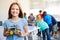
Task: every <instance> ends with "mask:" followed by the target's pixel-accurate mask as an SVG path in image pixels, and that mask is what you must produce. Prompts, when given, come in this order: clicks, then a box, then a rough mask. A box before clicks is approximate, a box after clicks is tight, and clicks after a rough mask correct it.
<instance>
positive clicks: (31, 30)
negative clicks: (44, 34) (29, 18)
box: [27, 26, 39, 40]
mask: <svg viewBox="0 0 60 40" xmlns="http://www.w3.org/2000/svg"><path fill="white" fill-rule="evenodd" d="M38 29H39V27H36V26H28V31H29V33H31V34H30V36H31V37H32V40H34V38H35V35H36V34H37V33H38ZM27 40H28V39H27Z"/></svg>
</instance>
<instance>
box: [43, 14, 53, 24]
mask: <svg viewBox="0 0 60 40" xmlns="http://www.w3.org/2000/svg"><path fill="white" fill-rule="evenodd" d="M44 21H45V22H46V23H47V24H48V25H49V24H52V18H51V15H48V14H46V15H45V16H44Z"/></svg>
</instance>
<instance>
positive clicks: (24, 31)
mask: <svg viewBox="0 0 60 40" xmlns="http://www.w3.org/2000/svg"><path fill="white" fill-rule="evenodd" d="M3 26H4V33H3V34H4V36H6V37H7V38H6V40H24V36H27V35H28V27H27V22H26V21H25V20H24V19H23V13H22V10H21V7H20V6H19V4H18V3H16V2H14V3H12V4H11V5H10V8H9V11H8V20H6V21H5V22H4V24H3ZM14 27H15V28H14ZM11 28H14V29H13V30H14V33H13V31H11V32H10V29H11ZM17 29H19V31H17ZM15 30H16V31H15Z"/></svg>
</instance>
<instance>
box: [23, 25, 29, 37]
mask: <svg viewBox="0 0 60 40" xmlns="http://www.w3.org/2000/svg"><path fill="white" fill-rule="evenodd" d="M24 31H25V33H24V34H23V36H27V35H28V34H29V33H28V26H26V27H24Z"/></svg>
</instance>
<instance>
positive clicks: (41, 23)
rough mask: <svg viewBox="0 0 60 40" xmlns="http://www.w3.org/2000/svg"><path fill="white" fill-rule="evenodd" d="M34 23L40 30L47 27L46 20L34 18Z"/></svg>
mask: <svg viewBox="0 0 60 40" xmlns="http://www.w3.org/2000/svg"><path fill="white" fill-rule="evenodd" d="M35 23H36V24H37V26H39V27H40V31H44V30H45V29H47V28H49V26H48V24H47V23H46V22H44V21H43V20H42V21H39V22H38V21H37V20H35Z"/></svg>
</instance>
